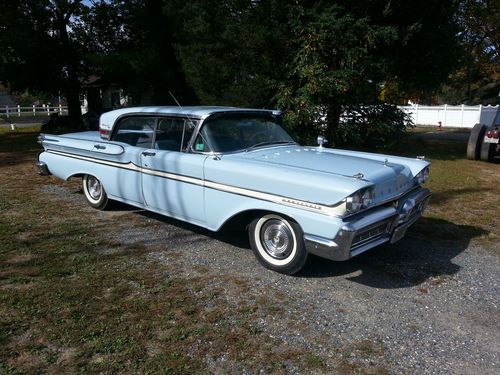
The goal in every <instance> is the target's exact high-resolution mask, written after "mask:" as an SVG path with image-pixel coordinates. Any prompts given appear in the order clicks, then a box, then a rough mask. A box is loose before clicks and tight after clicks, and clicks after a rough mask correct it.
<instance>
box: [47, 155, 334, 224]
mask: <svg viewBox="0 0 500 375" xmlns="http://www.w3.org/2000/svg"><path fill="white" fill-rule="evenodd" d="M46 152H48V153H52V154H56V155H60V156H64V157H69V158H73V159H78V160H83V161H88V162H92V163H98V164H102V165H108V166H112V167H117V168H123V169H128V170H131V171H135V172H142V173H145V174H148V175H151V176H157V177H163V178H167V179H170V180H175V181H180V182H185V183H188V184H194V185H199V186H204V187H207V188H209V189H214V190H219V191H224V192H227V193H233V194H238V195H242V196H246V197H249V198H256V199H260V200H265V201H268V202H272V203H277V204H281V205H284V206H290V207H295V208H300V209H304V210H308V211H312V212H316V213H319V214H323V215H327V216H334V217H341V214H340V212H339V211H340V210H339V208H338V207H336V206H332V207H330V206H325V205H320V204H316V203H312V202H307V201H302V200H297V199H293V198H290V197H284V196H280V195H276V194H270V193H264V192H260V191H257V190H251V189H246V188H241V187H237V186H232V185H226V184H221V183H218V182H213V181H208V180H202V179H200V178H196V177H189V176H184V175H179V174H174V173H168V172H162V171H159V170H155V169H151V168H143V167H141V166H138V165H136V164H134V163H132V162H128V163H119V162H113V161H109V160H104V159H98V158H92V157H88V156H82V155H77V154H71V153H66V152H62V151H57V150H47V151H46Z"/></svg>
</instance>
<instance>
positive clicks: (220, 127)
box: [37, 107, 431, 274]
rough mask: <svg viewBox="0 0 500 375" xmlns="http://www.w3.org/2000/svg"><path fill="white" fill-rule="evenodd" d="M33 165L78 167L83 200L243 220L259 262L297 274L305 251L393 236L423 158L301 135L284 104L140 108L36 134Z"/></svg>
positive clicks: (419, 208) (415, 212) (348, 248)
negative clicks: (73, 129) (312, 142)
mask: <svg viewBox="0 0 500 375" xmlns="http://www.w3.org/2000/svg"><path fill="white" fill-rule="evenodd" d="M39 141H40V143H41V144H42V145H43V148H44V151H43V152H41V153H40V155H39V157H38V163H37V165H38V168H39V171H40V173H41V174H45V175H50V174H51V175H54V176H57V177H59V178H61V179H64V180H67V179H69V178H72V177H79V178H82V182H83V193H84V195H85V198H86V199H87V201H88V203H89V204H90V205H91V206H92V207H94V208H97V209H104V208H105V207H106V206H107V205H108V203H109V200H115V201H121V202H125V203H128V204H130V205H133V206H137V207H141V208H144V209H146V210H151V211H154V212H157V213H161V214H163V215H167V216H169V217H173V218H176V219H179V220H183V221H187V222H189V223H193V224H196V225H199V226H202V227H205V228H208V229H210V230H212V231H218V230H220V229H221V228H226V227H227V226H229V225H231V226H232V225H235V224H237V225H240V226H241V228H246V229H248V232H249V239H250V244H251V246H252V249H253V251H254V253H255V256H256V257H257V259H258V260H259V261H260V262H261V263H262V264H263V265H264V266H265V267H267V268H270V269H272V270H275V271H278V272H281V273H285V274H294V273H296V272H297V271H299V270H300V269H301V268H302V267H303V266H304V264H305V262H306V259H307V256H308V254H315V255H318V256H320V257H323V258H327V259H331V260H347V259H349V258H351V257H353V256H356V255H358V254H361V253H363V252H365V251H366V250H368V249H371V248H373V247H375V246H377V245H380V244H382V243H385V242H392V243H393V242H396V241H398V240H400V239H401V238H402V237H403V236H404V235H405V232H406V230H407V228H408V227H409V226H410V225H411V224H413V223H414V222H415V221H416V220H417V219H418V218H419V217H420V216H421V214H422V212H423V211H424V209H425V207H426V205H427V203H428V201H429V199H430V195H431V192H430V191H429V190H428V189H427V188H425V187H423V186H422V184H424V183H425V181H426V180H427V178H428V176H429V163H428V162H427V161H424V160H422V158H415V159H411V158H403V157H397V156H388V155H379V154H372V153H365V152H354V151H346V150H339V149H330V148H326V147H323V143H324V142H325V140H324V138H322V137H318V143H319V146H318V147H311V146H300V145H299V144H297V143H296V142H295V141H294V140H293V139H292V137H291V136H290V135H289V134H288V133H287V132H286V131H285V129H284V128H283V126H282V124H281V113H280V112H279V111H272V110H260V109H242V108H232V107H185V108H180V107H179V108H176V107H139V108H126V109H120V110H115V111H111V112H107V113H104V114H103V115H101V118H100V124H99V131H98V132H97V131H95V132H81V133H73V134H65V135H60V136H56V135H49V134H41V135H40V137H39Z"/></svg>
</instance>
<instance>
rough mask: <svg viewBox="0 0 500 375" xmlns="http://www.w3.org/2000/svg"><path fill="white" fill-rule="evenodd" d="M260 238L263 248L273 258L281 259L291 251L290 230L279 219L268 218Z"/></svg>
mask: <svg viewBox="0 0 500 375" xmlns="http://www.w3.org/2000/svg"><path fill="white" fill-rule="evenodd" d="M261 240H262V245H263V247H264V250H266V252H267V253H268V254H269V255H271V256H272V257H274V258H278V259H283V258H286V257H287V256H288V255H290V253H291V252H292V249H293V235H292V232H291V231H290V229H289V228H288V227H287V226H286V225H285V224H284V223H283V222H282V221H281V220H277V219H273V220H269V221H268V222H267V223H266V224H265V225H264V228H263V230H262V231H261Z"/></svg>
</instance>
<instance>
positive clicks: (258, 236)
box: [248, 214, 307, 275]
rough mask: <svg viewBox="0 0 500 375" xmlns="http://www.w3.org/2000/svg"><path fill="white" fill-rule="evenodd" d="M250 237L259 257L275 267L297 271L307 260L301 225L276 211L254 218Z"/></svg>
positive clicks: (291, 272)
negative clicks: (275, 212)
mask: <svg viewBox="0 0 500 375" xmlns="http://www.w3.org/2000/svg"><path fill="white" fill-rule="evenodd" d="M248 234H249V238H250V244H251V246H252V250H253V252H254V254H255V257H256V258H257V260H258V261H259V262H260V263H261V264H262V265H263V266H264V267H266V268H269V269H271V270H273V271H276V272H280V273H284V274H286V275H293V274H294V273H297V272H298V271H300V269H301V268H302V267H303V266H304V264H305V262H306V260H307V251H306V249H305V246H304V240H303V233H302V229H301V228H300V226H299V225H298V224H297V223H296V222H294V221H292V220H289V219H285V218H284V217H282V216H279V215H276V214H268V215H265V216H262V217H259V218H256V219H254V220H253V221H252V223H251V224H250V227H249V233H248Z"/></svg>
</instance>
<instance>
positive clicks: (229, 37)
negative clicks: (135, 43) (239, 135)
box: [165, 0, 293, 107]
mask: <svg viewBox="0 0 500 375" xmlns="http://www.w3.org/2000/svg"><path fill="white" fill-rule="evenodd" d="M166 3H167V6H166V8H165V11H166V12H167V13H168V14H170V15H172V17H171V20H172V22H173V24H174V25H175V30H176V33H175V36H176V43H175V49H176V52H177V54H178V56H179V59H180V62H181V65H182V70H183V71H184V73H185V74H186V78H187V81H188V82H189V84H190V86H191V87H192V88H193V89H194V91H195V93H196V95H197V96H198V98H199V99H200V101H201V103H203V104H218V105H236V106H249V107H269V106H272V105H273V97H274V95H275V93H276V87H277V83H278V82H280V81H281V80H282V78H283V77H284V75H285V62H286V59H287V57H288V54H289V52H290V51H289V46H290V44H291V39H292V38H293V35H291V34H290V32H289V31H290V28H289V25H288V16H289V9H290V6H289V4H288V3H289V2H287V1H283V0H281V1H279V0H261V1H252V0H222V1H220V0H217V1H216V0H195V1H191V2H184V1H179V0H174V1H167V2H166Z"/></svg>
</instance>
